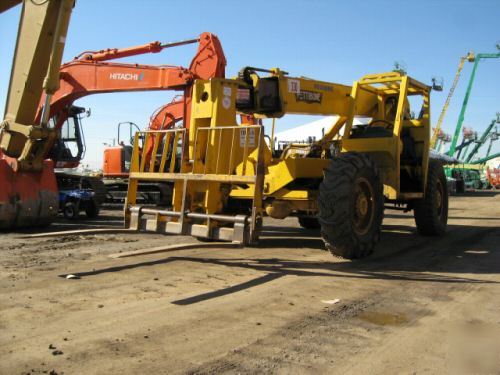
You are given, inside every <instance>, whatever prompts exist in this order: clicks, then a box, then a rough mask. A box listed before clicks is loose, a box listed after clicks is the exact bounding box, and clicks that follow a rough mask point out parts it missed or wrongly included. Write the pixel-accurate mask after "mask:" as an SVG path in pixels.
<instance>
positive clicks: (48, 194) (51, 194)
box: [0, 0, 75, 228]
mask: <svg viewBox="0 0 500 375" xmlns="http://www.w3.org/2000/svg"><path fill="white" fill-rule="evenodd" d="M18 3H21V1H12V0H6V1H2V2H1V3H0V12H3V11H5V10H7V9H9V8H11V7H12V6H14V5H16V4H18ZM74 3H75V1H74V0H46V1H28V0H26V1H24V2H23V5H22V10H21V17H20V22H19V29H18V33H17V42H16V48H15V52H14V60H13V63H12V71H11V77H10V82H9V90H8V93H7V101H6V105H5V111H4V114H5V118H4V120H3V121H2V122H1V123H0V228H12V227H19V226H31V225H45V224H48V223H50V222H51V221H52V220H53V218H54V217H55V215H57V211H58V194H57V185H56V180H55V176H54V172H53V164H52V163H51V162H50V161H46V160H45V161H44V160H43V156H44V155H45V154H46V152H47V151H48V145H49V144H50V143H51V141H52V140H53V139H54V138H55V136H56V132H55V131H54V130H53V129H49V128H48V127H47V121H45V120H47V119H48V116H47V115H48V109H49V107H48V104H49V102H50V97H51V96H52V95H53V94H54V92H55V91H56V90H57V89H58V84H59V67H60V65H61V59H62V54H63V50H64V45H65V41H66V33H67V30H68V24H69V20H70V16H71V12H72V8H73V6H74ZM43 91H45V93H46V97H47V98H48V100H47V101H46V102H45V104H46V105H45V112H44V115H42V116H40V118H41V119H42V121H41V122H36V121H35V116H36V112H37V110H38V104H39V102H40V97H41V96H42V92H43Z"/></svg>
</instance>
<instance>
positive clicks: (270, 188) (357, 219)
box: [125, 67, 448, 258]
mask: <svg viewBox="0 0 500 375" xmlns="http://www.w3.org/2000/svg"><path fill="white" fill-rule="evenodd" d="M193 90H194V91H193V100H192V111H191V114H192V115H191V120H190V123H189V124H187V125H188V126H187V127H183V128H178V129H172V130H165V131H146V132H139V133H137V134H136V136H135V144H134V149H133V155H132V160H131V168H130V183H129V190H128V196H127V201H126V206H125V218H126V225H127V226H128V227H130V228H133V229H136V230H145V231H155V232H161V233H171V234H184V235H192V236H195V237H199V238H207V239H213V240H224V241H233V242H237V243H241V244H242V245H247V244H254V243H256V242H257V241H258V238H259V233H260V231H261V228H262V222H263V217H264V216H265V215H268V216H270V217H273V218H277V219H283V218H286V217H288V216H291V215H294V216H297V217H298V218H299V222H300V224H301V225H302V226H303V227H306V228H320V230H321V236H322V238H323V240H324V242H325V245H326V248H327V249H329V250H330V251H331V252H332V253H333V254H334V255H336V256H341V257H345V258H360V257H364V256H366V255H368V254H370V253H371V252H372V251H373V249H374V247H375V244H376V243H377V241H378V240H379V238H380V228H381V223H382V219H383V215H384V208H385V207H386V206H389V205H391V207H394V208H400V209H404V210H413V211H414V216H415V222H416V226H417V229H418V232H419V233H421V234H423V235H441V234H443V233H444V232H445V230H446V224H447V217H448V193H447V189H446V179H445V175H444V172H443V167H442V164H441V162H440V161H438V160H435V159H430V157H429V142H430V98H429V96H430V91H431V87H429V86H427V85H425V84H423V83H421V82H419V81H417V80H415V79H413V78H411V77H409V76H407V75H405V74H404V73H401V72H388V73H381V74H372V75H366V76H364V77H362V78H361V79H360V80H359V81H356V82H354V84H353V85H352V86H346V85H342V84H337V83H330V82H323V81H317V80H313V79H309V78H303V77H290V76H289V75H288V73H286V72H284V71H282V70H280V69H277V68H274V69H270V70H265V69H257V68H252V67H247V68H244V69H242V70H241V71H240V73H239V75H238V77H237V78H233V79H225V78H213V79H211V80H208V81H206V80H198V81H196V82H195V85H194V88H193ZM410 103H412V104H413V103H418V104H419V108H418V113H417V114H415V113H413V112H412V111H410ZM285 114H308V115H325V116H326V115H337V117H336V119H337V120H336V121H334V122H333V123H332V124H331V127H330V129H329V130H328V131H326V132H325V134H324V136H323V138H322V139H320V140H318V141H313V142H311V143H308V144H293V143H292V144H289V145H288V146H287V147H285V148H284V149H282V150H274V146H273V142H272V139H271V140H267V141H266V135H265V133H264V126H263V125H262V121H261V120H262V119H269V118H270V119H275V118H281V117H282V116H284V115H285ZM239 116H246V118H247V119H250V121H246V122H245V123H241V124H238V118H239ZM354 118H364V119H365V121H364V124H362V125H353V120H354ZM144 142H146V143H148V142H149V143H152V144H153V145H154V147H153V152H152V153H151V152H150V153H149V154H146V152H145V148H144V147H141V144H143V143H144ZM141 181H173V182H174V195H173V198H172V205H171V206H164V207H147V206H144V205H141V204H139V203H138V202H137V186H138V184H139V182H141Z"/></svg>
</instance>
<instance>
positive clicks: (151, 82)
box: [36, 33, 226, 167]
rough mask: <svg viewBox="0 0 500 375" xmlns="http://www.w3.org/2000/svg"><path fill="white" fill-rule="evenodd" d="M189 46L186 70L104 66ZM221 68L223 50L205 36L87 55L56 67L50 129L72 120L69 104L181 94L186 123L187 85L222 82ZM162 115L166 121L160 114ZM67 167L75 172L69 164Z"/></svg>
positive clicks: (160, 66) (187, 107) (84, 53)
mask: <svg viewBox="0 0 500 375" xmlns="http://www.w3.org/2000/svg"><path fill="white" fill-rule="evenodd" d="M192 43H198V49H197V52H196V54H195V56H194V57H193V59H192V61H191V63H190V65H189V68H184V67H180V66H169V65H159V66H156V65H139V64H131V63H117V62H113V61H109V60H113V59H118V58H123V57H130V56H136V55H142V54H146V53H158V52H160V51H162V50H164V49H166V48H172V47H177V46H181V45H186V44H192ZM225 66H226V59H225V56H224V52H223V50H222V46H221V44H220V42H219V40H218V38H217V37H216V36H215V35H213V34H210V33H203V34H201V35H200V36H199V37H198V38H196V39H190V40H184V41H180V42H173V43H167V44H161V43H160V42H151V43H147V44H144V45H140V46H134V47H128V48H121V49H117V48H113V49H106V50H101V51H96V52H90V51H86V52H83V53H81V54H80V55H79V56H77V57H76V58H75V59H74V60H73V61H71V62H69V63H66V64H64V65H62V66H61V69H60V84H59V85H60V89H59V90H58V91H57V92H56V93H55V95H53V97H52V100H51V105H50V117H51V118H54V119H55V126H54V127H55V129H60V128H61V127H62V126H63V124H64V123H65V121H66V120H67V119H68V117H69V116H71V112H72V111H71V106H72V104H73V103H74V101H76V100H77V99H80V98H82V97H85V96H88V95H93V94H100V93H114V92H137V91H164V90H173V91H182V92H183V95H184V99H183V100H182V102H183V104H184V105H183V106H182V109H183V110H184V113H183V117H185V118H186V119H187V118H188V117H189V109H190V102H191V99H190V97H191V85H192V84H193V82H194V80H195V79H198V78H200V79H210V78H212V77H223V76H224V74H225ZM44 100H45V99H42V101H41V103H40V107H39V110H38V113H37V117H36V118H37V120H40V118H41V116H42V113H43V108H44V107H43V102H44ZM179 105H180V103H178V106H179ZM168 108H172V107H168ZM175 111H176V113H175V116H176V117H178V111H179V108H175ZM158 115H160V114H158ZM161 115H162V116H165V113H163V114H161ZM185 123H186V124H188V123H189V122H188V121H186V122H185ZM51 146H52V145H51ZM50 148H51V147H49V149H50ZM71 166H72V167H73V166H75V165H74V161H72V164H71Z"/></svg>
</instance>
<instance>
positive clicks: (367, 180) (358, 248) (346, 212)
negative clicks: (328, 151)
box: [318, 152, 384, 259]
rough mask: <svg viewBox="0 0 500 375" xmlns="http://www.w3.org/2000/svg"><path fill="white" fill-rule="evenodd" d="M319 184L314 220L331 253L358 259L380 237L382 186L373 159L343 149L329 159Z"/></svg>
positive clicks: (366, 253) (371, 248) (367, 251)
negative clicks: (318, 225)
mask: <svg viewBox="0 0 500 375" xmlns="http://www.w3.org/2000/svg"><path fill="white" fill-rule="evenodd" d="M324 174H325V176H324V179H323V182H322V183H321V184H320V186H319V196H318V208H319V213H318V221H319V223H320V225H321V235H322V237H323V241H324V242H325V246H326V248H327V249H328V250H330V252H331V253H332V254H333V255H336V256H340V257H343V258H349V259H353V258H362V257H364V256H367V255H369V254H370V253H371V252H372V251H373V249H374V247H375V244H376V243H377V242H378V240H379V238H380V226H381V225H382V219H383V216H384V196H383V185H382V182H381V180H380V177H379V173H378V169H377V166H376V165H375V163H374V161H373V160H372V159H371V158H370V157H369V156H368V155H365V154H360V153H356V152H347V153H343V154H340V156H338V157H337V158H335V159H333V160H332V162H331V164H330V166H329V167H328V168H327V169H326V170H325V172H324Z"/></svg>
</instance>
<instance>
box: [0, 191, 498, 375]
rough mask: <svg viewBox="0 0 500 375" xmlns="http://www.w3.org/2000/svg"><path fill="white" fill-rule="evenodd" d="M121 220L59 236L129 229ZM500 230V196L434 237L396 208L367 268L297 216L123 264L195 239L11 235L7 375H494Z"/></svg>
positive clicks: (2, 367)
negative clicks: (256, 236)
mask: <svg viewBox="0 0 500 375" xmlns="http://www.w3.org/2000/svg"><path fill="white" fill-rule="evenodd" d="M120 214H121V213H120V211H118V210H115V211H109V210H108V211H105V212H103V216H102V217H101V218H100V219H99V220H97V221H89V220H82V221H81V222H79V223H69V222H66V221H64V220H62V219H61V220H60V221H58V223H56V224H54V225H52V226H51V227H50V228H49V230H54V231H55V230H65V229H75V228H93V227H99V226H102V225H106V226H116V227H120V226H121V221H120ZM499 224H500V194H495V193H494V192H484V193H474V194H472V193H470V194H468V195H465V196H460V197H453V198H452V199H451V202H450V220H449V231H448V234H447V235H446V236H445V237H442V238H438V239H436V238H426V237H421V236H418V235H416V234H415V228H414V222H413V217H412V215H411V214H406V213H402V212H400V211H386V215H385V219H384V225H383V232H382V239H381V243H380V244H379V246H378V248H377V250H376V253H375V254H374V255H373V256H371V257H369V258H367V259H365V260H362V261H357V262H351V261H345V260H341V259H336V258H334V257H332V256H331V255H330V254H329V253H327V252H325V251H323V245H322V242H321V240H320V239H319V237H318V233H317V232H315V231H308V230H303V229H301V228H300V227H299V226H298V224H297V222H296V220H295V219H293V218H290V219H287V220H286V221H284V222H280V221H276V220H267V221H266V222H265V231H264V234H263V236H262V241H261V243H260V245H259V246H258V247H254V248H245V249H240V248H232V247H220V246H219V247H215V248H206V247H201V246H202V245H201V246H200V247H198V246H196V247H194V248H190V249H184V250H175V251H169V252H164V253H157V254H153V255H142V256H136V257H128V258H119V259H112V258H110V257H109V255H110V254H112V253H118V252H120V251H121V252H123V251H128V250H136V249H146V248H151V247H155V246H159V245H168V244H177V243H188V242H193V240H192V239H191V238H187V237H175V236H160V235H156V234H128V233H127V234H124V233H110V234H92V235H68V236H57V237H51V238H39V239H35V238H20V237H21V236H22V235H24V234H25V233H9V234H7V233H2V234H0V236H1V237H0V238H1V241H0V251H1V258H0V263H1V271H0V373H1V374H20V373H37V374H38V373H47V374H49V373H51V371H52V374H62V373H64V374H167V373H169V374H170V373H189V374H198V373H199V374H204V373H217V374H219V373H278V374H299V373H300V374H302V373H315V374H316V373H328V374H332V373H334V374H336V373H338V374H346V373H350V374H365V373H370V374H395V373H398V374H421V373H429V374H443V373H453V374H457V373H474V374H498V373H500V370H499V369H500V314H499V311H500V285H499V283H500V246H499V243H500V228H499V227H500V225H499ZM67 274H74V275H77V276H79V277H80V278H79V279H66V278H65V275H67ZM336 299H338V300H339V301H338V302H336V301H335V300H336Z"/></svg>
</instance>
